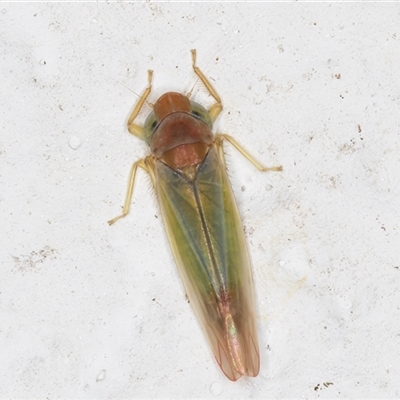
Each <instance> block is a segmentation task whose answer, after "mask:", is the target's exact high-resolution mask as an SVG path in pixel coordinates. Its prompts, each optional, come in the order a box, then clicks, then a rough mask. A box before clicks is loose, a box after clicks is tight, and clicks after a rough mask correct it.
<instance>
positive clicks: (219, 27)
mask: <svg viewBox="0 0 400 400" xmlns="http://www.w3.org/2000/svg"><path fill="white" fill-rule="evenodd" d="M0 34H1V38H2V40H1V42H0V49H1V63H0V74H1V80H0V81H1V83H0V85H1V97H0V115H1V136H0V168H1V169H0V212H1V221H2V222H1V226H2V230H1V232H2V237H1V243H2V246H1V250H0V268H1V269H0V287H1V290H0V348H1V363H0V397H1V398H22V397H36V398H57V397H69V398H98V399H102V398H143V397H148V398H167V397H168V398H187V397H201V398H215V397H218V398H266V397H273V398H282V397H305V398H315V397H323V398H328V397H329V398H331V397H356V396H357V397H380V398H383V397H391V398H393V397H399V396H400V383H399V382H400V380H399V376H400V310H399V304H400V292H399V287H400V250H399V244H400V240H399V224H400V207H399V196H400V184H399V181H400V179H399V169H400V161H399V159H400V152H399V150H400V149H399V115H400V113H399V103H400V75H399V65H400V52H399V48H400V14H399V8H398V4H396V3H386V4H371V3H369V4H366V3H364V4H362V3H353V4H348V3H347V4H346V3H341V4H322V3H314V4H312V3H308V4H299V3H297V4H294V3H292V4H289V3H281V4H278V3H266V4H261V3H252V4H245V3H239V4H232V3H219V4H218V3H203V4H200V3H186V4H185V3H174V4H167V3H153V2H145V3H140V4H127V3H124V2H117V3H108V4H106V3H99V4H96V3H70V4H62V3H59V4H57V3H52V4H43V3H30V4H23V3H16V4H1V5H0ZM191 48H196V49H197V50H198V64H199V66H200V67H201V68H202V69H203V70H204V71H205V72H206V74H207V75H208V76H209V77H211V79H212V81H213V82H214V83H215V87H216V88H217V90H218V92H219V93H220V95H221V97H222V100H223V103H224V106H225V109H224V112H223V114H222V115H221V117H220V120H219V123H218V129H219V130H220V131H224V132H228V133H231V134H232V135H233V136H235V138H237V140H238V141H239V142H240V143H242V144H243V145H244V146H245V147H246V148H247V149H249V150H250V151H252V152H253V154H254V155H255V156H256V157H257V158H258V159H260V160H261V161H263V162H264V163H265V164H269V165H271V164H272V165H273V164H282V165H283V166H284V169H285V170H284V172H283V173H280V174H279V173H270V174H265V175H263V174H261V173H259V172H257V171H255V170H254V169H253V168H252V166H251V165H249V164H248V163H247V162H246V161H245V160H243V159H242V158H241V157H240V156H238V154H237V153H236V152H235V151H234V150H233V149H232V148H230V147H228V148H227V153H228V155H227V158H228V162H229V166H230V173H231V176H232V184H233V187H234V189H235V192H236V193H237V200H238V203H239V207H240V210H241V212H242V215H243V219H244V224H245V228H246V234H247V238H248V243H249V248H250V252H251V257H252V261H253V270H254V279H255V284H256V290H257V303H258V322H259V332H260V346H261V358H262V366H261V372H260V375H259V377H258V378H256V379H242V380H240V381H238V382H236V383H231V382H229V381H228V380H227V379H226V378H225V377H224V376H223V375H222V373H221V372H220V370H219V368H218V366H217V365H216V363H215V362H214V360H213V358H212V356H211V354H210V352H209V350H208V348H207V346H206V343H205V340H204V338H203V335H202V332H201V330H200V328H199V327H198V326H197V323H196V321H195V319H194V316H193V314H192V311H191V309H190V306H189V305H188V303H187V302H186V300H185V296H184V292H183V289H182V287H181V284H180V282H179V279H178V276H177V272H176V269H175V266H174V262H173V259H172V256H171V253H170V250H169V248H168V243H167V240H166V236H165V233H164V232H163V227H162V223H161V221H160V215H159V211H158V208H157V204H156V201H155V198H154V195H153V194H152V190H151V186H150V183H149V181H148V179H147V178H145V175H144V174H143V173H141V174H140V175H139V178H138V182H137V183H138V185H137V187H136V191H135V197H134V202H133V206H132V213H131V215H130V216H129V217H128V218H125V220H122V221H119V222H118V223H117V224H116V225H115V226H113V227H111V228H110V227H109V226H108V225H107V223H106V221H107V220H108V219H110V218H111V217H114V216H115V215H116V214H118V212H119V210H120V206H121V204H122V203H123V196H124V194H125V186H126V180H127V176H128V172H129V168H130V165H131V163H132V162H133V161H134V160H137V159H138V158H140V157H142V156H144V155H145V154H147V153H146V147H145V145H144V144H143V143H140V142H139V141H138V140H137V139H135V138H134V137H132V136H130V135H129V134H128V133H127V131H126V128H125V124H126V120H127V117H128V115H129V112H130V110H131V107H132V106H133V104H134V103H135V101H136V98H137V97H136V96H135V94H133V93H132V92H131V91H130V90H128V89H127V88H126V87H129V88H131V89H132V90H133V91H135V92H137V93H141V92H142V90H143V89H144V87H145V86H146V79H147V75H146V70H147V69H148V68H152V69H154V71H155V78H154V91H153V97H152V99H153V100H154V99H156V98H157V96H159V95H160V94H162V93H163V92H165V91H168V90H176V91H183V92H187V91H188V90H189V89H190V88H191V87H192V86H193V84H194V82H195V81H196V80H195V77H194V74H193V72H192V70H191V64H190V63H191V60H190V53H189V50H190V49H191ZM125 86H126V87H125ZM193 98H194V99H196V100H199V101H203V100H205V103H207V104H210V98H208V97H207V95H206V94H205V92H204V90H203V89H202V87H201V85H197V88H196V91H195V94H194V97H193ZM146 179H147V180H146Z"/></svg>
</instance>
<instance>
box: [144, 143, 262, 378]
mask: <svg viewBox="0 0 400 400" xmlns="http://www.w3.org/2000/svg"><path fill="white" fill-rule="evenodd" d="M219 150H220V148H219V147H218V145H216V144H214V145H213V146H212V147H211V148H210V150H209V152H208V154H207V156H206V157H205V159H204V161H203V163H202V164H201V165H200V167H199V169H198V171H197V174H196V177H195V178H194V180H193V181H191V180H189V179H188V178H187V177H186V176H185V175H184V174H182V173H181V172H179V171H177V170H174V169H172V168H170V167H168V166H167V165H165V164H164V163H163V162H162V161H159V160H155V161H154V164H153V165H152V166H150V167H151V169H152V172H153V173H152V174H151V175H152V176H153V181H154V182H153V183H154V185H155V188H156V192H157V196H158V200H159V203H160V207H161V211H162V214H163V218H164V223H165V225H166V229H167V234H168V238H169V241H170V244H171V247H172V250H173V253H174V256H175V259H176V262H177V264H178V267H179V271H180V274H181V277H182V279H183V282H184V285H185V289H186V292H187V295H188V297H189V299H190V301H191V304H192V306H193V307H194V310H195V312H196V314H197V317H198V319H199V320H200V323H201V324H202V326H203V329H204V330H205V332H206V334H207V337H208V339H209V341H210V343H211V346H212V348H213V352H214V355H215V357H216V358H217V361H218V363H219V364H220V366H221V368H222V369H223V371H224V372H225V374H226V375H227V376H228V377H229V378H230V379H233V380H236V379H238V378H239V377H240V376H241V375H251V376H255V375H257V373H258V369H259V355H258V345H257V333H256V329H255V316H254V300H253V296H254V294H253V286H252V278H251V269H250V263H249V258H248V254H247V249H246V243H245V238H244V233H243V228H242V224H241V220H240V217H239V213H238V209H237V206H236V202H235V199H234V197H233V193H232V189H231V186H230V183H229V180H228V176H227V172H226V168H225V164H224V161H223V160H222V159H221V157H220V155H219V154H220V153H219Z"/></svg>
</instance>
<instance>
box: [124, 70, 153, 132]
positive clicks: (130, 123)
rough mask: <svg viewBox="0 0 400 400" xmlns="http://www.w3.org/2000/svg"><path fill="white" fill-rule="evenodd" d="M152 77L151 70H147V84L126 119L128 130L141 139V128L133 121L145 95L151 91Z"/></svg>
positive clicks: (145, 97)
mask: <svg viewBox="0 0 400 400" xmlns="http://www.w3.org/2000/svg"><path fill="white" fill-rule="evenodd" d="M152 79H153V71H152V70H149V71H148V86H147V88H146V90H145V91H144V92H143V94H142V96H141V97H140V99H139V101H138V102H137V103H136V105H135V108H134V109H133V111H132V113H131V115H130V117H129V119H128V131H129V132H130V133H132V135H135V136H137V137H138V138H140V139H142V137H143V135H142V133H143V128H142V127H141V126H140V125H138V124H135V123H134V122H133V121H134V120H135V119H136V117H137V116H138V114H139V112H140V110H141V108H142V107H143V104H144V102H145V101H146V99H147V97H148V96H149V94H150V92H151V81H152Z"/></svg>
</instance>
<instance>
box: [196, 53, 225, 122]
mask: <svg viewBox="0 0 400 400" xmlns="http://www.w3.org/2000/svg"><path fill="white" fill-rule="evenodd" d="M191 52H192V60H193V70H194V73H195V74H196V75H197V76H198V77H199V78H200V80H201V81H202V82H203V83H204V86H205V87H206V88H207V90H208V91H209V92H210V94H211V96H212V97H214V99H215V101H216V103H215V104H213V105H212V106H211V107H210V109H209V110H208V112H209V114H210V116H211V119H212V121H213V122H214V121H215V120H216V119H217V117H218V115H219V114H220V113H221V111H222V102H221V98H220V97H219V95H218V93H217V92H216V90H215V89H214V87H213V85H211V82H210V81H209V80H208V78H207V77H206V76H205V75H204V74H203V72H202V71H201V70H200V68H199V67H198V66H197V65H196V50H191Z"/></svg>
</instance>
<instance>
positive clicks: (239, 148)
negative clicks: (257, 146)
mask: <svg viewBox="0 0 400 400" xmlns="http://www.w3.org/2000/svg"><path fill="white" fill-rule="evenodd" d="M224 140H227V141H228V142H229V143H230V144H231V145H232V146H233V147H234V148H235V149H236V150H237V151H239V153H241V154H242V156H244V157H246V158H247V159H248V160H249V161H250V162H251V163H252V164H253V165H254V166H255V167H256V168H257V169H258V170H260V171H263V172H267V171H282V166H281V165H280V166H278V167H264V166H263V165H262V164H261V163H260V162H258V161H257V160H256V159H255V158H254V157H253V156H252V155H251V154H250V153H248V152H247V151H246V150H245V149H244V148H243V147H242V146H241V145H240V144H239V143H238V142H237V141H236V140H235V139H234V138H233V137H232V136H229V135H226V134H224V133H221V134H218V135H216V138H215V142H216V144H217V146H218V148H219V151H220V154H221V153H222V155H223V148H222V142H223V141H224Z"/></svg>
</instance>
